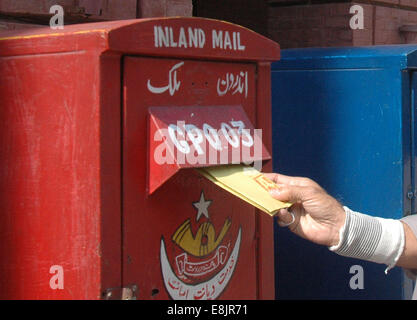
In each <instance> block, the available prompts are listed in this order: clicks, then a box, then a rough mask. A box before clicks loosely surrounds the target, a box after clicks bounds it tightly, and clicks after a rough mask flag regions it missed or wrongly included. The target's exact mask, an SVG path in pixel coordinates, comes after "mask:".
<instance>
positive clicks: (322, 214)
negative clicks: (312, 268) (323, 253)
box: [264, 173, 346, 247]
mask: <svg viewBox="0 0 417 320" xmlns="http://www.w3.org/2000/svg"><path fill="white" fill-rule="evenodd" d="M264 175H265V176H266V177H267V178H269V179H270V180H272V181H274V182H275V183H276V184H277V189H274V190H272V191H271V192H270V193H271V196H272V197H274V198H275V199H277V200H280V201H283V202H290V203H293V205H292V206H291V207H290V208H288V209H281V210H280V211H279V212H278V213H277V217H278V224H279V225H280V226H288V228H289V229H290V230H291V231H292V232H294V233H295V234H297V235H298V236H300V237H302V238H304V239H307V240H310V241H312V242H314V243H317V244H321V245H326V246H328V247H330V246H334V245H337V244H338V243H339V230H340V229H341V227H343V225H344V223H345V217H346V214H345V210H344V209H343V207H342V205H341V204H340V203H339V202H338V201H337V200H336V199H335V198H333V197H331V196H330V195H329V194H327V192H326V191H325V190H324V189H323V188H322V187H320V186H319V185H318V184H317V183H316V182H314V181H313V180H311V179H309V178H300V177H290V176H285V175H282V174H278V173H264ZM289 211H290V212H291V213H292V214H293V215H294V219H293V217H292V215H291V213H290V212H289ZM292 220H294V221H293V222H292ZM291 222H292V223H291ZM289 223H291V224H289ZM288 224H289V225H288Z"/></svg>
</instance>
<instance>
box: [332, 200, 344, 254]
mask: <svg viewBox="0 0 417 320" xmlns="http://www.w3.org/2000/svg"><path fill="white" fill-rule="evenodd" d="M335 216H336V220H335V223H334V228H333V230H332V232H331V235H330V242H329V247H331V248H335V247H337V246H338V245H339V244H340V242H341V240H342V235H343V232H344V230H345V226H346V211H345V208H344V207H342V206H341V205H339V206H338V208H337V212H336V214H335Z"/></svg>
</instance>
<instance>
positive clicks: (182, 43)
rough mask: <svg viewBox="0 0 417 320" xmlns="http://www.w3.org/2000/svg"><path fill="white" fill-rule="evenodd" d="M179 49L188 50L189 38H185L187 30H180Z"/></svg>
mask: <svg viewBox="0 0 417 320" xmlns="http://www.w3.org/2000/svg"><path fill="white" fill-rule="evenodd" d="M178 47H179V48H181V47H184V48H187V37H186V36H185V30H184V28H182V27H181V28H180V38H179V40H178Z"/></svg>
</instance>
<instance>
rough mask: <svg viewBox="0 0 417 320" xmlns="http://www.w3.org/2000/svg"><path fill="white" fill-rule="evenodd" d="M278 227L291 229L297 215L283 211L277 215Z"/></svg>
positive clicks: (286, 210)
mask: <svg viewBox="0 0 417 320" xmlns="http://www.w3.org/2000/svg"><path fill="white" fill-rule="evenodd" d="M277 218H278V225H279V226H280V227H289V226H290V225H292V224H293V223H294V222H295V214H294V213H292V212H290V211H288V209H281V210H279V211H278V213H277Z"/></svg>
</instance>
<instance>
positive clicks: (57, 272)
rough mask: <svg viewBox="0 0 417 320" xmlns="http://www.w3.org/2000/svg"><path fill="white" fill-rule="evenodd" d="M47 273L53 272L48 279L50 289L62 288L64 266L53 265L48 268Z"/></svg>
mask: <svg viewBox="0 0 417 320" xmlns="http://www.w3.org/2000/svg"><path fill="white" fill-rule="evenodd" d="M49 273H51V274H54V275H53V276H52V277H51V279H50V280H49V287H50V288H51V289H52V290H56V289H61V290H62V289H64V268H63V267H62V266H58V265H53V266H51V268H49Z"/></svg>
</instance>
